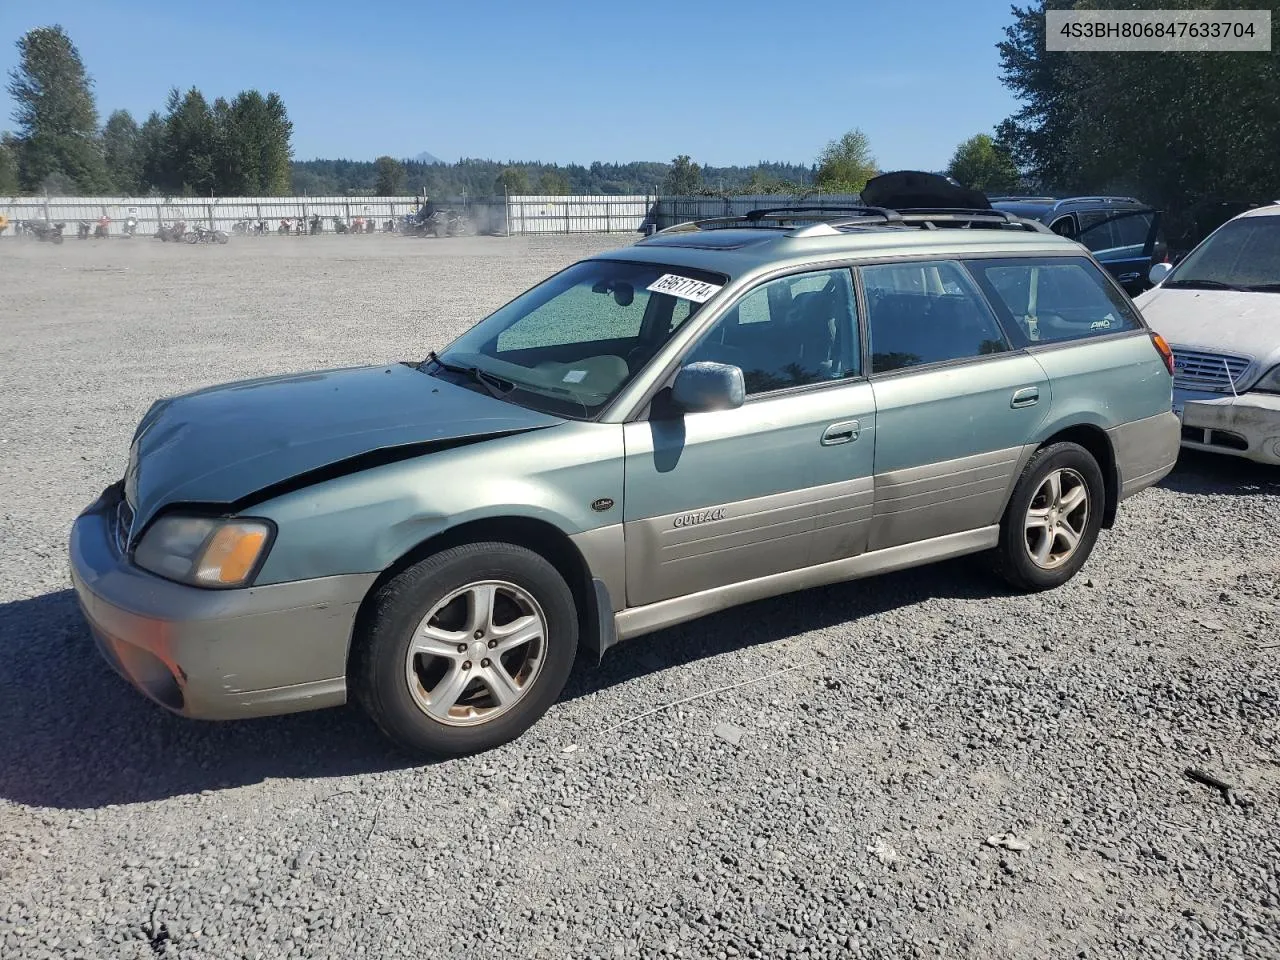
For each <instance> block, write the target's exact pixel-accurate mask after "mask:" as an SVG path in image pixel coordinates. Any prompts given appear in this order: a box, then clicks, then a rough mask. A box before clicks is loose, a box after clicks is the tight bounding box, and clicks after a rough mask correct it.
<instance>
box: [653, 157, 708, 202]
mask: <svg viewBox="0 0 1280 960" xmlns="http://www.w3.org/2000/svg"><path fill="white" fill-rule="evenodd" d="M701 191H702V168H701V167H699V166H698V165H697V164H696V163H694V162H693V161H692V160H691V159H690V158H689V155H688V154H687V153H682V154H680V156H678V157H676V158H675V159H674V160H672V161H671V169H670V170H668V171H667V176H666V179H664V180H663V181H662V192H663V193H665V194H667V195H669V196H673V197H690V196H693V195H694V194H697V193H700V192H701Z"/></svg>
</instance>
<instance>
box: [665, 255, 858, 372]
mask: <svg viewBox="0 0 1280 960" xmlns="http://www.w3.org/2000/svg"><path fill="white" fill-rule="evenodd" d="M854 302H855V301H854V296H853V283H852V278H851V275H850V273H849V271H848V270H822V271H816V272H813V273H802V274H797V275H794V276H789V277H781V278H779V279H777V280H771V281H769V282H768V283H764V284H761V285H760V286H758V287H754V288H753V289H751V290H749V291H748V292H747V293H745V294H743V295H742V297H741V298H739V300H738V301H737V303H735V304H734V305H733V306H732V307H730V308H729V310H727V311H726V312H725V313H724V315H723V316H721V318H720V319H719V320H718V321H717V322H716V324H715V326H714V327H712V328H711V329H710V330H708V331H707V332H706V333H705V334H704V335H703V337H702V339H701V340H699V341H698V343H697V344H696V345H695V346H694V347H693V349H692V350H691V351H690V352H689V354H688V356H687V357H686V358H685V362H686V363H695V362H698V361H706V360H710V361H714V362H716V363H727V364H731V365H733V366H736V367H739V368H741V370H742V375H743V378H744V380H745V381H746V386H747V394H748V395H751V394H759V393H767V392H769V391H771V390H782V389H785V388H787V387H798V386H803V385H805V384H810V383H821V382H823V381H826V380H839V379H841V378H843V377H849V376H854V375H856V374H857V373H859V371H860V369H861V365H860V357H859V351H858V324H857V318H856V308H855V306H854Z"/></svg>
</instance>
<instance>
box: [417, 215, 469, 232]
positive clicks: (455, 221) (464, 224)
mask: <svg viewBox="0 0 1280 960" xmlns="http://www.w3.org/2000/svg"><path fill="white" fill-rule="evenodd" d="M427 223H429V224H430V226H431V233H432V235H433V236H436V237H457V236H461V235H463V234H465V233H469V232H470V231H471V221H470V220H468V219H467V217H466V215H465V214H463V213H460V212H458V211H457V210H437V211H436V212H435V213H433V214H432V215H431V216H430V217H428V218H427Z"/></svg>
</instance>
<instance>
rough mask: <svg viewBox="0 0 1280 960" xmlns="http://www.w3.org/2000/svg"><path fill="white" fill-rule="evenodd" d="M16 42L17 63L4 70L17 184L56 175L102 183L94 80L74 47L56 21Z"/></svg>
mask: <svg viewBox="0 0 1280 960" xmlns="http://www.w3.org/2000/svg"><path fill="white" fill-rule="evenodd" d="M17 46H18V53H19V64H18V66H17V67H15V68H14V69H13V70H11V71H10V72H9V84H8V91H9V96H11V97H12V98H13V100H14V103H15V105H16V106H15V108H14V111H13V119H14V121H15V122H16V123H17V124H18V130H19V136H18V139H19V141H20V147H19V151H18V167H19V177H20V180H21V183H22V185H23V186H24V187H26V188H27V189H29V190H34V189H37V188H38V187H40V186H42V185H44V184H45V183H46V182H47V181H48V180H49V178H50V177H51V176H55V175H60V178H65V180H69V181H70V182H71V183H72V184H74V186H75V188H77V189H80V190H84V191H86V192H93V191H96V190H100V189H103V188H104V187H105V186H106V168H105V167H104V165H103V162H102V151H101V149H100V147H99V144H98V110H97V107H96V105H95V104H94V100H93V90H92V85H93V81H92V80H90V78H89V75H88V74H87V73H86V72H85V68H84V63H83V61H81V59H80V53H79V51H78V50H76V48H75V45H74V44H73V43H72V42H71V38H70V37H68V36H67V34H66V32H65V31H64V30H63V29H62V27H60V26H52V27H39V28H37V29H35V30H31V31H29V32H28V33H26V34H24V35H23V36H22V37H21V38H20V39H19V40H18V44H17ZM64 182H65V181H64Z"/></svg>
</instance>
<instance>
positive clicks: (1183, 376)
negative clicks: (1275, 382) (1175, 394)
mask: <svg viewBox="0 0 1280 960" xmlns="http://www.w3.org/2000/svg"><path fill="white" fill-rule="evenodd" d="M1249 362H1250V361H1249V358H1248V357H1233V356H1231V355H1229V354H1225V353H1201V352H1200V351H1198V350H1181V349H1175V350H1174V351H1173V385H1174V386H1175V387H1182V388H1183V389H1185V390H1217V391H1221V392H1223V393H1226V392H1229V391H1230V390H1231V389H1232V387H1233V386H1234V385H1235V384H1237V383H1239V382H1240V378H1241V377H1243V376H1244V372H1245V371H1246V370H1248V369H1249Z"/></svg>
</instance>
